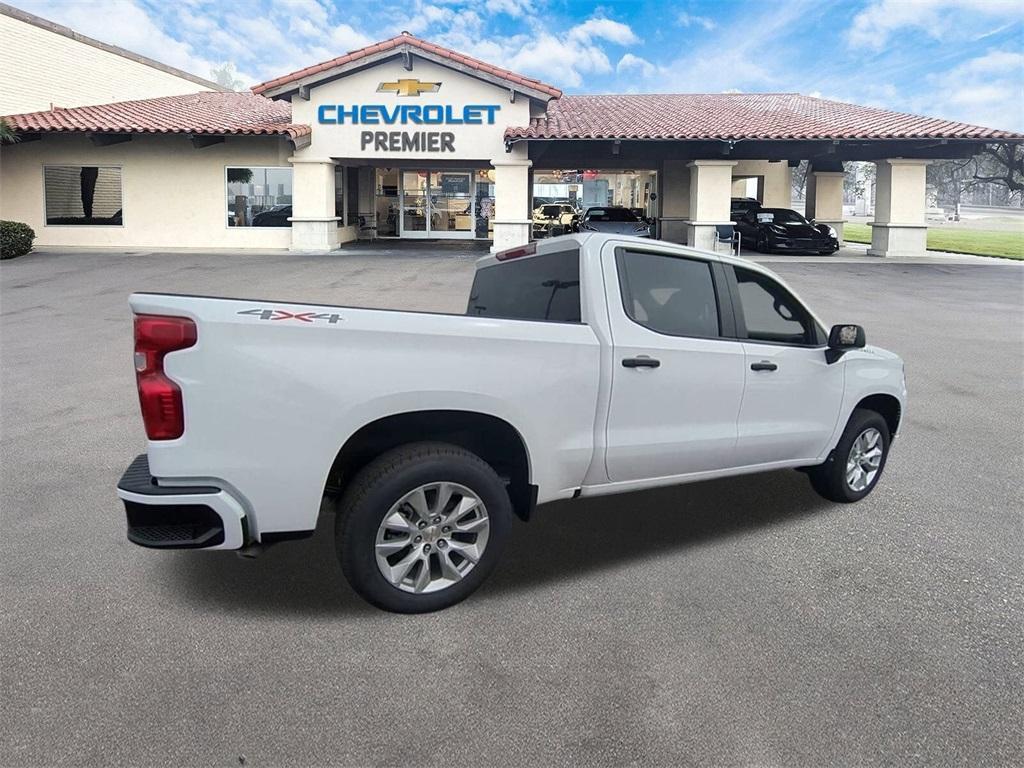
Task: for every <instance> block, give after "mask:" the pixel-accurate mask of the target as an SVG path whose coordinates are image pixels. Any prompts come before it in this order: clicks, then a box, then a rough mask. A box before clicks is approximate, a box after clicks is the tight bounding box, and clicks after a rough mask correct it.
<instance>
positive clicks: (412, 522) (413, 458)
mask: <svg viewBox="0 0 1024 768" xmlns="http://www.w3.org/2000/svg"><path fill="white" fill-rule="evenodd" d="M511 513H512V507H511V502H510V501H509V497H508V492H507V490H506V489H505V485H504V483H503V482H502V481H501V478H499V477H498V475H497V474H496V473H495V472H494V470H493V469H492V468H491V466H490V465H489V464H487V463H486V462H484V461H483V460H482V459H480V458H479V457H478V456H476V455H475V454H472V453H470V452H469V451H466V450H464V449H462V448H459V447H457V446H454V445H448V444H446V443H415V444H412V445H407V446H402V447H400V448H396V449H394V450H392V451H388V452H387V453H385V454H383V455H381V456H380V457H378V458H377V459H376V460H374V461H373V462H371V463H370V464H369V465H367V466H366V468H365V469H363V470H362V471H361V472H360V473H359V475H358V476H357V477H356V478H355V479H354V480H353V481H352V484H351V485H350V486H349V488H348V490H347V491H346V493H345V496H344V498H343V499H342V502H341V505H340V508H339V514H338V519H337V522H336V525H335V546H336V549H337V552H338V557H339V559H340V561H341V568H342V572H343V573H344V574H345V578H346V579H347V580H348V582H349V584H351V585H352V588H353V589H354V590H355V591H356V592H358V593H359V594H360V595H361V596H362V597H363V598H364V599H366V600H367V601H368V602H370V603H372V604H373V605H376V606H377V607H378V608H383V609H384V610H388V611H396V612H399V613H422V612H426V611H436V610H440V609H442V608H447V607H448V606H450V605H454V604H455V603H457V602H459V601H460V600H463V599H464V598H466V597H468V596H469V595H470V594H471V593H472V592H473V591H474V590H475V589H476V588H477V587H479V586H480V584H481V583H483V581H484V579H486V578H487V576H488V574H490V572H491V571H492V570H493V569H494V566H495V565H496V564H497V561H498V558H499V556H500V554H501V549H502V547H503V546H504V543H505V539H506V538H507V536H508V531H509V527H510V521H511Z"/></svg>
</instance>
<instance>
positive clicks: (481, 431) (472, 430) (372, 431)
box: [324, 409, 537, 520]
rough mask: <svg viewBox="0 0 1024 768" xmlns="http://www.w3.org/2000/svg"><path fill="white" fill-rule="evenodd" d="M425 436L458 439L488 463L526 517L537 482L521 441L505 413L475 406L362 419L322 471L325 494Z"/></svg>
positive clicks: (449, 440)
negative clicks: (382, 456) (533, 480)
mask: <svg viewBox="0 0 1024 768" xmlns="http://www.w3.org/2000/svg"><path fill="white" fill-rule="evenodd" d="M425 441H431V442H433V441H437V442H444V443H451V444H452V445H457V446H459V447H461V448H464V449H466V450H467V451H470V452H472V453H474V454H476V455H477V456H479V457H480V458H481V459H483V460H484V461H486V462H487V463H488V464H490V465H491V466H492V467H493V468H494V470H495V472H497V473H498V475H500V476H501V477H502V478H503V479H504V480H505V481H506V483H507V485H508V492H509V498H510V499H511V501H512V509H513V511H515V513H516V516H517V517H519V518H520V519H522V520H529V518H530V513H531V512H532V510H533V507H534V505H535V504H536V500H537V488H536V486H535V485H532V484H531V482H530V480H531V477H532V474H531V465H530V454H529V451H528V449H527V447H526V441H525V440H523V437H522V435H521V434H520V433H519V430H517V429H516V428H515V427H513V426H512V425H511V424H509V423H508V422H507V421H505V420H504V419H502V418H499V417H497V416H493V415H491V414H487V413H481V412H477V411H460V410H448V409H436V410H422V411H407V412H404V413H397V414H391V415H388V416H384V417H381V418H378V419H375V420H374V421H371V422H369V423H367V424H365V425H363V426H362V427H360V428H359V429H358V430H356V431H355V432H354V433H353V434H352V435H351V436H350V437H349V438H348V439H347V440H346V441H345V443H344V445H342V446H341V448H340V449H339V450H338V453H337V455H336V456H335V458H334V461H333V463H332V464H331V469H330V472H329V473H328V476H327V483H326V487H325V489H324V492H325V494H328V495H335V496H340V495H341V494H342V493H343V492H344V490H345V488H346V487H347V485H348V484H349V482H351V480H352V478H353V477H355V475H356V474H357V473H358V472H359V471H360V470H361V469H362V468H363V467H365V466H366V465H367V464H369V463H370V462H371V461H372V460H373V459H374V458H376V457H377V456H379V455H380V454H382V453H384V452H385V451H388V450H391V449H392V448H397V447H398V446H400V445H406V444H408V443H418V442H425Z"/></svg>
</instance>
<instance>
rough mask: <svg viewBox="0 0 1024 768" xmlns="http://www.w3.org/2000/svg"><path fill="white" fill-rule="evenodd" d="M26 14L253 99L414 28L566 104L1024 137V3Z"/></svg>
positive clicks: (165, 6)
mask: <svg viewBox="0 0 1024 768" xmlns="http://www.w3.org/2000/svg"><path fill="white" fill-rule="evenodd" d="M8 1H10V0H8ZM14 2H15V4H16V5H18V6H19V7H22V8H24V9H25V10H28V11H30V12H32V13H36V14H38V15H40V16H43V17H45V18H48V19H51V20H53V21H56V22H59V23H62V24H66V25H67V26H70V27H72V28H74V29H76V30H78V31H80V32H82V33H84V34H86V35H90V36H92V37H96V38H98V39H100V40H103V41H106V42H110V43H113V44H116V45H120V46H123V47H125V48H128V49H130V50H133V51H137V52H139V53H142V54H145V55H147V56H151V57H153V58H155V59H158V60H161V61H164V62H166V63H168V64H172V65H174V66H177V67H181V68H183V69H186V70H189V71H191V72H194V73H196V74H198V75H202V76H209V74H210V70H211V68H213V67H215V66H217V65H219V64H221V63H223V62H232V63H233V64H234V65H235V67H236V68H237V70H238V73H239V77H240V79H241V80H242V81H243V82H244V83H245V85H247V86H248V85H251V84H253V83H256V82H260V81H262V80H266V79H270V78H272V77H275V76H278V75H281V74H285V73H287V72H291V71H293V70H295V69H299V68H302V67H304V66H308V65H310V64H313V63H316V62H319V61H323V60H325V59H329V58H332V57H334V56H338V55H340V54H342V53H344V52H346V51H349V50H351V49H354V48H358V47H360V46H362V45H366V44H368V43H371V42H375V41H377V40H382V39H385V38H388V37H391V36H393V35H395V34H397V33H398V32H400V31H401V30H408V31H410V32H412V33H413V34H416V35H418V36H420V37H424V38H426V39H429V40H432V41H434V42H437V43H440V44H442V45H447V46H449V47H451V48H454V49H456V50H459V51H462V52H464V53H467V54H470V55H473V56H476V57H478V58H482V59H484V60H486V61H490V62H492V63H495V64H498V65H501V66H505V67H508V68H510V69H513V70H515V71H518V72H521V73H523V74H528V75H531V76H534V77H538V78H540V79H542V80H544V81H545V82H549V83H551V84H553V85H556V86H558V87H560V88H562V89H563V90H564V91H566V92H568V93H622V92H631V91H635V92H647V93H657V92H721V91H745V92H766V91H797V92H800V93H804V94H810V95H816V96H822V97H824V98H833V99H840V100H843V101H852V102H855V103H860V104H870V105H876V106H882V107H887V108H891V109H898V110H902V111H908V112H916V113H920V114H927V115H933V116H936V117H946V118H951V119H956V120H964V121H966V122H972V123H978V124H981V125H986V126H989V127H995V128H1006V129H1015V130H1024V106H1022V105H1024V0H818V1H814V0H785V1H784V0H754V1H751V2H747V1H746V0H728V1H726V2H708V1H707V0H682V1H681V2H676V3H657V2H612V3H603V4H595V3H593V2H565V1H564V0H408V2H402V3H388V2H373V1H372V0H354V1H353V2H348V1H342V0H339V1H338V2H332V1H331V0H240V1H238V0H173V1H172V0H103V2H100V3H94V2H88V1H87V0H22V1H21V2H18V0H14Z"/></svg>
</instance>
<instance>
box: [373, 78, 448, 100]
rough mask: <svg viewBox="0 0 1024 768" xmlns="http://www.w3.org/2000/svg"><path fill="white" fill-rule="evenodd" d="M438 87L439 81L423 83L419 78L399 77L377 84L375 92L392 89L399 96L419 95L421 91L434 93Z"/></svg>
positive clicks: (439, 86)
mask: <svg viewBox="0 0 1024 768" xmlns="http://www.w3.org/2000/svg"><path fill="white" fill-rule="evenodd" d="M440 88H441V84H440V83H424V82H421V81H420V80H413V79H409V80H406V79H399V80H396V81H395V82H393V83H381V84H380V85H379V86H377V93H386V92H388V91H394V92H395V93H396V94H398V95H399V96H419V95H420V94H421V93H436V92H437V91H438V90H439V89H440Z"/></svg>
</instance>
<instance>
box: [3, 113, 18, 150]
mask: <svg viewBox="0 0 1024 768" xmlns="http://www.w3.org/2000/svg"><path fill="white" fill-rule="evenodd" d="M16 141H21V137H20V136H18V133H17V131H15V130H14V127H13V126H12V125H11V124H10V123H8V122H7V121H6V120H4V119H3V118H2V117H0V144H13V143H14V142H16Z"/></svg>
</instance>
